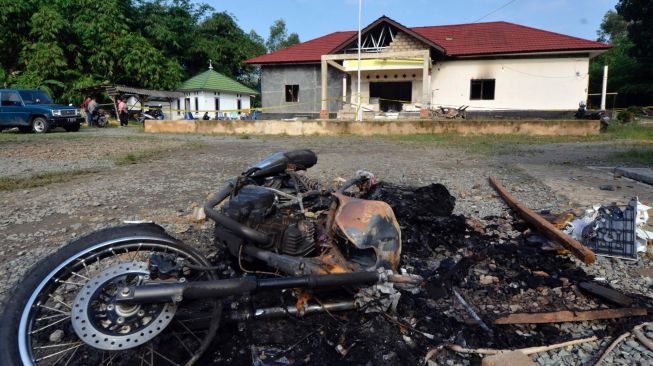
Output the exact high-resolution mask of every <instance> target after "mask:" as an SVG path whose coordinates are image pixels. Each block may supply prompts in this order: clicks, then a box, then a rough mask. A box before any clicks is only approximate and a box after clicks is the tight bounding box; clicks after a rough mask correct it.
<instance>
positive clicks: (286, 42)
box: [265, 19, 299, 52]
mask: <svg viewBox="0 0 653 366" xmlns="http://www.w3.org/2000/svg"><path fill="white" fill-rule="evenodd" d="M297 43H299V35H298V34H297V33H291V34H290V35H288V31H287V30H286V22H285V21H284V20H283V19H277V20H275V21H274V23H273V24H272V26H270V35H269V36H268V40H267V41H266V42H265V46H266V47H267V49H268V52H274V51H277V50H280V49H282V48H286V47H289V46H292V45H294V44H297Z"/></svg>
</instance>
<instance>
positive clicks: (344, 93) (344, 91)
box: [342, 73, 347, 103]
mask: <svg viewBox="0 0 653 366" xmlns="http://www.w3.org/2000/svg"><path fill="white" fill-rule="evenodd" d="M342 102H343V103H346V102H347V74H346V73H343V74H342Z"/></svg>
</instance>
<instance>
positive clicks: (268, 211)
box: [216, 185, 316, 256]
mask: <svg viewBox="0 0 653 366" xmlns="http://www.w3.org/2000/svg"><path fill="white" fill-rule="evenodd" d="M222 212H223V213H224V214H225V215H227V216H229V217H230V218H232V219H234V220H236V221H238V222H239V223H241V224H245V225H247V226H248V227H251V228H253V229H256V230H258V231H260V232H263V233H266V234H268V236H269V237H271V238H272V240H270V244H269V245H267V246H265V247H264V246H260V245H259V247H261V248H262V249H266V250H272V251H275V252H277V253H280V254H287V255H292V256H308V255H311V254H312V253H313V252H314V251H315V248H316V244H315V223H314V222H312V221H310V220H307V219H306V218H305V217H303V215H295V214H294V213H292V212H290V211H283V210H281V209H278V208H277V199H276V196H275V194H274V192H272V191H270V190H268V189H266V188H264V187H259V186H253V185H252V186H245V187H243V188H241V189H240V191H239V192H238V194H237V195H236V196H234V197H233V198H231V199H230V200H229V201H228V202H227V203H226V204H225V205H223V206H222ZM216 235H217V236H219V235H220V233H219V232H217V231H216ZM230 249H232V254H237V253H233V248H232V246H230Z"/></svg>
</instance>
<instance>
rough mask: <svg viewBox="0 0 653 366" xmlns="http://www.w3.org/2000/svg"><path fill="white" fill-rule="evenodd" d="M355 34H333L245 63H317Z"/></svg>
mask: <svg viewBox="0 0 653 366" xmlns="http://www.w3.org/2000/svg"><path fill="white" fill-rule="evenodd" d="M355 34H356V32H334V33H331V34H327V35H326V36H322V37H319V38H315V39H312V40H310V41H306V42H304V43H299V44H296V45H293V46H290V47H287V48H283V49H281V50H278V51H276V52H272V53H268V54H266V55H261V56H258V57H254V58H250V59H249V60H247V61H245V63H248V64H269V63H284V62H316V61H318V62H319V61H320V58H321V56H322V55H326V54H328V53H329V52H331V51H332V50H334V49H335V48H336V47H338V46H339V45H340V44H341V43H343V42H345V41H346V40H348V39H349V38H351V37H352V36H353V35H355Z"/></svg>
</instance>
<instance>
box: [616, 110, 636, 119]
mask: <svg viewBox="0 0 653 366" xmlns="http://www.w3.org/2000/svg"><path fill="white" fill-rule="evenodd" d="M630 108H632V107H630ZM630 108H628V109H624V110H623V111H621V112H619V114H617V120H619V122H621V123H630V122H632V121H634V120H635V113H633V112H631V111H630Z"/></svg>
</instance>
